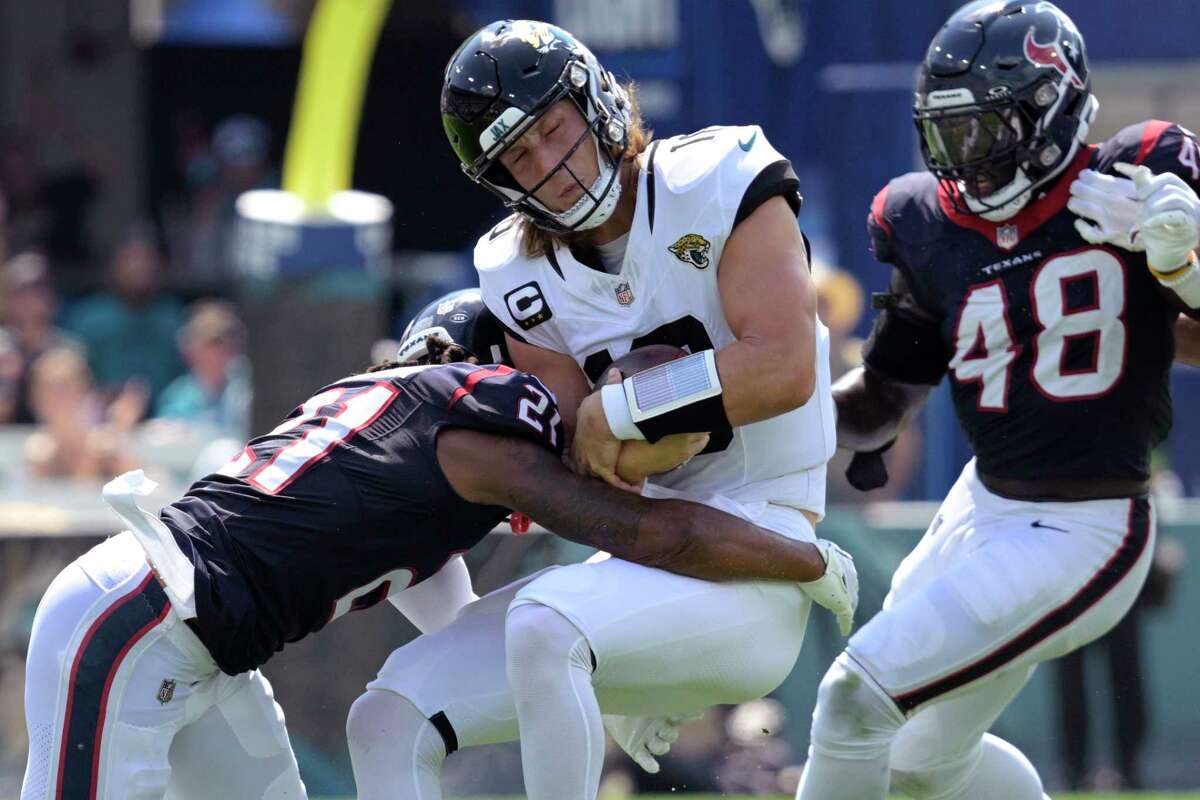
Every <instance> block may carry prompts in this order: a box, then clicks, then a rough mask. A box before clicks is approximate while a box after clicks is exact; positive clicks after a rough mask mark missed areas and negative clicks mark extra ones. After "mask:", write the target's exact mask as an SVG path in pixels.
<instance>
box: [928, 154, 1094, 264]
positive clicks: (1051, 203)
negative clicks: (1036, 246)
mask: <svg viewBox="0 0 1200 800" xmlns="http://www.w3.org/2000/svg"><path fill="white" fill-rule="evenodd" d="M1096 150H1097V148H1096V146H1095V145H1085V146H1083V147H1080V148H1079V152H1078V153H1076V154H1075V160H1074V161H1072V162H1071V165H1070V166H1069V167H1067V169H1066V170H1065V171H1064V172H1063V174H1062V175H1059V176H1058V179H1057V180H1055V182H1054V185H1053V186H1051V187H1050V191H1048V192H1046V193H1045V194H1043V195H1042V196H1041V197H1039V198H1037V199H1035V200H1034V201H1033V202H1031V203H1029V204H1028V205H1027V206H1025V207H1024V208H1023V209H1021V210H1020V212H1019V213H1018V214H1017V215H1016V216H1015V217H1013V218H1011V219H1006V220H1003V221H1002V222H991V221H990V220H986V219H984V218H983V217H980V216H977V215H974V214H964V213H962V212H961V211H959V210H958V209H956V208H955V207H954V202H953V201H952V200H951V198H950V194H949V192H948V191H947V189H946V184H945V183H944V182H939V183H938V204H939V205H940V206H941V207H942V212H943V213H944V214H945V215H946V216H947V217H948V218H949V219H950V221H951V222H953V223H955V224H956V225H958V226H960V227H963V228H969V229H971V230H973V231H975V232H976V233H979V234H980V235H982V236H983V237H984V238H986V239H987V240H988V241H989V242H991V243H992V244H994V245H996V246H997V247H1000V248H1001V249H1002V250H1012V249H1013V248H1014V247H1016V246H1017V245H1018V244H1020V242H1021V240H1022V239H1024V238H1025V237H1026V236H1028V235H1029V234H1031V233H1033V232H1034V231H1036V230H1037V229H1038V228H1040V227H1041V226H1042V223H1044V222H1046V220H1048V219H1050V218H1051V217H1053V216H1054V215H1055V214H1057V213H1058V212H1060V211H1062V210H1063V209H1064V208H1066V206H1067V199H1068V198H1069V197H1070V194H1071V182H1072V181H1074V180H1075V177H1076V176H1077V175H1079V173H1080V172H1082V171H1083V169H1084V168H1086V167H1087V165H1088V164H1089V163H1090V162H1091V160H1092V155H1093V154H1094V153H1095V152H1096ZM954 192H955V193H956V194H957V193H958V190H957V189H955V190H954ZM959 202H960V203H963V204H965V201H963V200H962V199H961V197H960V199H959Z"/></svg>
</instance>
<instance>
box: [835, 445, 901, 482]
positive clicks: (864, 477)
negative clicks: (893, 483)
mask: <svg viewBox="0 0 1200 800" xmlns="http://www.w3.org/2000/svg"><path fill="white" fill-rule="evenodd" d="M895 443H896V440H895V439H892V440H891V441H890V442H888V443H887V444H885V445H884V446H883V447H881V448H879V449H878V450H869V451H867V452H863V453H855V454H854V458H852V459H850V466H848V467H846V480H848V481H850V485H851V486H853V487H854V488H855V489H858V490H859V491H860V492H869V491H871V490H872V489H879V488H881V487H883V486H887V482H888V474H887V466H886V465H885V464H884V463H883V454H884V453H886V452H887V451H888V450H889V449H891V446H892V445H894V444H895Z"/></svg>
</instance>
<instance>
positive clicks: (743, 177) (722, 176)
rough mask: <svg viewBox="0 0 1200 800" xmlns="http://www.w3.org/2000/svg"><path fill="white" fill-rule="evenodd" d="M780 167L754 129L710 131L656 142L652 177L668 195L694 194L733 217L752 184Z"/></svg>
mask: <svg viewBox="0 0 1200 800" xmlns="http://www.w3.org/2000/svg"><path fill="white" fill-rule="evenodd" d="M779 161H786V159H785V158H784V157H783V156H782V155H781V154H780V153H779V151H778V150H776V149H775V148H774V147H772V146H771V143H770V142H769V141H767V137H766V134H764V133H763V131H762V128H760V127H759V126H758V125H714V126H712V127H709V128H703V129H701V130H698V131H696V132H695V133H691V134H688V135H687V136H672V137H671V138H670V139H663V140H661V141H659V142H657V143H656V145H655V152H654V171H655V173H656V174H657V175H658V176H659V178H660V179H661V180H662V182H663V183H664V184H665V185H666V188H667V190H668V191H670V192H672V193H674V194H684V193H687V192H692V191H696V190H699V191H700V192H702V193H704V194H705V195H707V196H709V197H711V198H713V199H716V200H717V201H718V202H719V203H720V205H721V206H722V208H724V209H729V210H730V214H731V215H732V213H733V212H734V211H736V209H737V207H738V205H739V204H740V203H741V201H742V196H743V195H744V194H745V191H746V189H747V188H748V187H749V186H750V184H751V183H752V182H753V181H754V178H755V177H756V176H757V175H758V174H759V173H760V172H761V171H762V170H763V169H764V168H766V167H767V166H769V165H771V164H774V163H776V162H779Z"/></svg>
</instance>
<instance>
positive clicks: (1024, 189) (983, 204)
mask: <svg viewBox="0 0 1200 800" xmlns="http://www.w3.org/2000/svg"><path fill="white" fill-rule="evenodd" d="M1032 185H1033V181H1031V180H1029V176H1028V175H1026V174H1025V169H1024V168H1023V167H1017V174H1016V177H1014V178H1013V179H1012V180H1011V181H1009V182H1008V184H1006V185H1005V186H1004V188H1002V189H1000V190H999V191H996V192H992V193H991V194H989V195H988V196H987V197H984V198H982V199H976V198H974V197H972V196H971V195H969V194H967V193H966V192H965V191H963V187H962V185H961V184H960V185H959V187H958V189H959V191H960V192H961V193H962V196H963V200H965V201H966V203H967V208H969V209H971V211H973V212H974V213H976V214H978V215H979V216H981V217H983V218H984V219H986V220H988V221H989V222H1003V221H1004V220H1006V219H1011V218H1012V217H1015V216H1016V215H1017V213H1018V212H1020V210H1021V209H1022V208H1024V207H1025V206H1026V204H1028V203H1029V195H1030V192H1029V187H1030V186H1032Z"/></svg>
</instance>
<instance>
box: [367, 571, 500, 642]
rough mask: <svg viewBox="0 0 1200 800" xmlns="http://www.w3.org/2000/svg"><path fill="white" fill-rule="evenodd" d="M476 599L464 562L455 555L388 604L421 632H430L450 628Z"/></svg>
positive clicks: (396, 595) (394, 596)
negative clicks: (465, 608) (448, 626)
mask: <svg viewBox="0 0 1200 800" xmlns="http://www.w3.org/2000/svg"><path fill="white" fill-rule="evenodd" d="M478 599H479V598H478V597H477V596H476V594H475V591H474V590H473V589H472V588H471V574H470V573H469V572H467V564H466V562H465V561H463V558H462V556H455V557H454V558H452V559H450V560H449V561H447V562H446V565H445V566H444V567H442V568H441V569H440V570H438V571H437V572H436V573H434V574H433V575H431V576H430V577H429V578H427V579H425V580H423V581H421V582H420V583H418V584H417V585H416V586H410V587H409V588H407V589H405V590H404V591H402V592H397V593H396V594H394V595H392V596H391V597H389V598H388V601H389V602H391V604H392V605H393V606H395V607H396V609H397V610H398V611H399V612H400V613H401V614H403V615H404V616H405V617H407V618H408V621H409V622H411V623H412V624H413V625H415V626H417V630H419V631H420V632H421V633H432V632H434V631H436V630H438V629H439V628H444V627H445V626H446V625H449V624H450V623H451V622H453V621H454V618H455V617H457V616H458V612H459V611H461V610H462V608H463V606H465V605H466V604H467V603H471V602H474V601H475V600H478Z"/></svg>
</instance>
